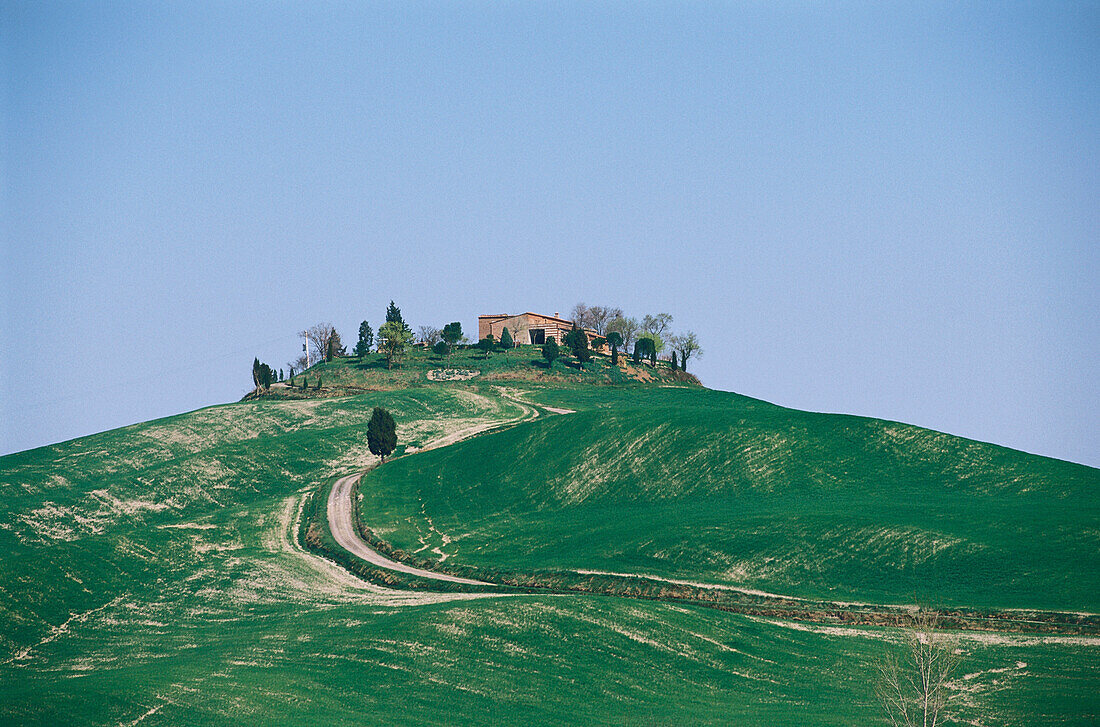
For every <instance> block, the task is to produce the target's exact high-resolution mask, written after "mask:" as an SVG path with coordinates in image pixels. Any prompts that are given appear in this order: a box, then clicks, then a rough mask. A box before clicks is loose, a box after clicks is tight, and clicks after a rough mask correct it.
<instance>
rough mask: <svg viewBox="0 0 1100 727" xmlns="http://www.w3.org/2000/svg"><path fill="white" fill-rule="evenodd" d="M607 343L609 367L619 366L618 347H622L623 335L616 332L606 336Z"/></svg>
mask: <svg viewBox="0 0 1100 727" xmlns="http://www.w3.org/2000/svg"><path fill="white" fill-rule="evenodd" d="M607 342H608V344H610V345H611V365H612V366H618V365H619V346H621V345H623V335H622V334H621V333H619V332H618V331H611V332H610V333H608V334H607Z"/></svg>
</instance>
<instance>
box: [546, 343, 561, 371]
mask: <svg viewBox="0 0 1100 727" xmlns="http://www.w3.org/2000/svg"><path fill="white" fill-rule="evenodd" d="M560 355H561V348H560V347H559V346H558V341H557V339H554V338H551V339H550V340H549V341H547V342H546V343H544V344H542V357H543V358H544V359H546V368H550V367H551V366H553V365H554V360H555V359H556V358H557V357H558V356H560Z"/></svg>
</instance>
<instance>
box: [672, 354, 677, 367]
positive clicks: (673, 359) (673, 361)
mask: <svg viewBox="0 0 1100 727" xmlns="http://www.w3.org/2000/svg"><path fill="white" fill-rule="evenodd" d="M672 370H673V371H675V370H676V352H675V351H673V352H672Z"/></svg>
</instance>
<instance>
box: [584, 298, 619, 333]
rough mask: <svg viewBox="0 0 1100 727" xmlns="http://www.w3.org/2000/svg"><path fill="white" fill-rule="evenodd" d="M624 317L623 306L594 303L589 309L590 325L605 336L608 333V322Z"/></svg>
mask: <svg viewBox="0 0 1100 727" xmlns="http://www.w3.org/2000/svg"><path fill="white" fill-rule="evenodd" d="M622 317H623V309H622V308H611V307H609V306H602V305H594V306H592V307H591V308H589V309H588V327H589V328H591V329H592V330H594V331H595V332H596V333H598V334H599V335H601V336H603V335H605V334H606V333H607V324H608V323H609V322H611V321H613V320H615V319H616V318H622Z"/></svg>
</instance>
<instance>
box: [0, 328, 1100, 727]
mask: <svg viewBox="0 0 1100 727" xmlns="http://www.w3.org/2000/svg"><path fill="white" fill-rule="evenodd" d="M463 355H465V354H463ZM459 356H460V355H459V354H456V355H455V357H454V358H453V359H452V360H451V361H450V362H439V361H434V360H432V359H431V357H430V356H427V355H423V356H413V357H411V358H410V359H409V361H408V362H407V364H406V367H405V368H403V369H401V370H395V371H393V372H387V371H385V370H383V369H382V368H380V367H379V366H378V365H377V364H378V362H377V360H375V359H371V358H368V359H367V360H366V361H364V362H362V364H360V363H358V362H355V361H354V360H342V361H338V362H334V363H332V364H326V365H324V366H323V367H318V368H317V369H315V370H314V371H311V372H310V376H311V378H312V376H314V375H320V376H321V377H322V378H323V380H324V388H323V389H322V390H321V391H320V392H312V391H310V392H306V393H304V394H303V393H302V392H300V391H297V392H293V391H288V390H281V389H273V390H272V393H271V394H270V395H269V396H267V397H264V398H261V399H259V400H255V401H246V402H240V403H235V404H229V405H225V406H219V407H212V408H209V409H203V410H199V411H196V412H191V413H189V414H183V415H179V416H176V417H171V418H168V419H162V420H157V421H153V422H148V423H144V424H138V425H134V426H131V427H126V428H123V429H118V430H114V431H111V432H104V433H102V434H97V435H94V436H91V437H85V438H82V439H77V440H73V441H71V442H66V443H63V444H58V445H54V446H50V447H43V448H40V449H36V450H31V451H28V452H22V453H19V454H15V455H9V456H6V457H3V458H0V552H2V553H3V556H2V560H0V562H2V565H3V567H2V568H0V716H2V717H3V718H4V721H5V722H7V723H13V724H58V723H76V724H95V725H98V724H103V725H108V724H110V725H116V724H120V723H121V724H134V723H140V724H142V725H155V724H180V723H192V724H193V723H202V724H223V723H224V724H228V723H233V724H237V725H239V724H242V723H244V724H286V723H304V722H313V721H323V722H325V723H331V724H349V725H350V724H357V725H360V724H453V723H456V722H475V723H487V722H491V723H503V724H507V723H523V724H527V723H530V722H551V723H576V722H585V723H591V724H638V723H642V724H672V723H693V724H729V723H731V722H732V723H740V724H790V725H806V724H821V725H850V724H884V723H885V722H884V721H883V720H882V719H881V717H880V715H879V714H878V712H877V708H876V707H875V704H874V697H873V690H872V681H873V678H872V677H873V674H874V664H875V663H876V662H877V661H878V660H880V659H881V658H882V657H883V655H884V654H886V653H887V652H889V651H891V650H892V649H895V648H896V642H897V639H898V632H897V631H896V630H894V629H888V628H873V627H860V628H849V627H833V626H819V625H815V624H813V623H806V622H790V621H784V620H778V619H765V618H759V617H749V616H743V615H739V614H731V613H724V612H721V611H716V610H713V609H708V608H703V607H700V606H693V605H684V604H677V603H663V602H655V601H645V600H635V599H626V598H612V597H605V596H586V595H563V596H531V595H511V596H507V597H498V598H485V597H479V596H477V594H461V593H449V594H445V593H432V592H408V591H402V590H393V589H389V588H384V587H380V586H378V585H374V584H370V583H366V582H364V581H362V580H360V579H358V578H356V577H354V576H352V575H351V574H349V573H348V572H347V571H345V570H343V569H342V568H340V567H338V566H337V565H335V564H333V563H331V562H329V561H326V560H322V559H320V558H318V557H317V556H316V555H314V554H311V553H310V552H308V551H307V550H306V549H304V548H303V547H302V545H301V542H300V541H299V537H298V536H299V525H300V520H301V513H302V510H303V508H304V507H305V506H306V504H307V499H308V497H309V495H310V494H311V493H313V492H315V491H317V490H318V489H319V488H321V487H323V486H324V485H325V484H326V483H329V482H331V481H332V480H333V479H334V478H335V477H337V476H340V475H344V474H348V473H351V472H355V471H358V470H360V469H362V468H363V467H364V466H365V465H366V464H367V463H369V462H370V461H371V459H372V458H371V456H370V455H369V453H368V452H367V449H366V442H365V434H364V431H365V423H366V421H367V419H368V418H369V416H370V411H371V408H372V407H373V406H385V407H387V408H389V409H390V410H391V411H392V412H393V413H394V414H395V416H396V418H397V420H398V425H399V441H401V442H402V445H403V447H406V448H408V450H411V449H412V448H415V447H420V446H422V445H423V444H424V443H425V442H427V441H429V440H432V439H435V438H436V437H439V436H440V435H443V434H446V433H450V432H455V431H457V430H460V429H462V428H465V427H469V426H470V425H471V424H476V423H484V424H490V423H493V422H503V421H506V420H510V419H513V418H516V417H517V416H519V415H521V414H522V412H523V410H524V409H523V407H522V406H521V404H519V403H517V400H519V401H524V400H526V401H532V402H538V403H540V404H542V405H545V406H550V407H555V408H568V409H576V410H577V413H575V414H568V415H563V416H553V417H551V416H548V415H547V414H546V412H545V411H544V415H543V416H541V417H539V418H538V419H536V420H534V421H530V422H527V423H523V424H519V425H517V426H515V427H514V428H511V429H507V430H501V431H497V432H494V433H490V434H485V435H482V436H480V437H477V438H475V439H472V440H469V441H467V442H462V443H459V444H457V445H452V446H450V447H446V448H442V449H439V450H434V451H427V452H419V453H416V454H412V455H410V456H408V457H404V458H399V459H396V460H394V461H392V462H390V463H387V464H386V465H385V466H384V467H382V468H380V469H377V470H375V471H374V472H372V473H371V474H370V475H369V476H368V477H367V478H366V480H365V481H364V483H363V486H362V488H361V490H362V492H363V495H364V501H363V504H362V514H363V518H364V520H365V521H366V522H368V523H369V524H370V525H371V526H372V527H375V528H377V529H378V531H379V532H380V533H382V534H383V536H384V537H385V538H387V539H388V540H391V541H392V542H394V543H395V544H400V545H402V546H403V547H407V548H409V549H411V550H416V549H418V548H421V547H424V546H430V547H427V548H426V549H425V550H423V551H422V552H421V553H420V555H421V556H426V555H430V554H432V550H431V547H437V546H438V547H440V550H442V552H444V553H446V554H448V555H449V558H448V561H447V562H448V563H450V562H456V563H461V564H470V565H483V566H485V567H490V566H491V567H494V568H505V567H507V568H522V569H539V568H547V567H555V568H591V569H599V570H622V571H629V572H644V573H653V574H655V575H660V576H664V577H670V578H684V577H687V578H691V579H699V580H708V581H712V582H716V583H737V584H750V585H754V586H755V587H762V586H767V587H768V588H774V589H780V588H782V589H784V590H785V591H787V592H792V593H796V594H806V595H813V596H816V595H827V596H829V597H839V596H840V595H845V594H847V595H854V596H859V597H863V598H868V599H870V598H881V599H883V600H890V601H893V602H896V601H904V600H909V599H910V598H911V597H912V596H914V595H916V596H920V595H930V596H932V597H935V598H937V599H939V600H941V601H950V602H960V603H962V602H967V603H969V602H974V603H990V604H995V605H999V606H1003V605H1011V604H1015V603H1019V604H1023V605H1025V606H1027V607H1036V606H1041V605H1043V604H1046V605H1048V606H1049V607H1060V608H1061V607H1064V608H1085V609H1089V608H1094V605H1095V594H1096V592H1097V589H1096V588H1095V572H1096V568H1095V567H1094V566H1095V564H1096V562H1095V557H1096V556H1095V553H1096V549H1095V547H1094V545H1093V546H1092V550H1091V551H1090V550H1089V547H1090V545H1089V544H1090V543H1093V544H1094V543H1095V540H1094V539H1095V537H1096V533H1097V530H1098V528H1097V527H1096V522H1095V516H1094V515H1092V516H1090V513H1095V512H1096V511H1097V510H1096V507H1095V505H1096V500H1095V497H1096V495H1095V493H1096V485H1097V471H1096V470H1091V469H1088V468H1082V467H1077V466H1075V465H1069V464H1067V463H1061V462H1055V461H1053V460H1047V459H1043V458H1037V457H1032V456H1030V455H1024V454H1022V453H1018V452H1011V451H1009V450H1003V449H1001V448H997V447H991V446H989V445H980V444H977V443H972V442H967V441H965V440H959V439H956V438H951V437H947V436H946V435H940V434H936V433H933V432H927V431H926V430H920V429H916V428H912V427H905V426H904V425H897V424H891V423H886V422H878V421H875V420H864V419H858V418H853V417H830V416H826V415H813V414H806V413H802V412H794V411H791V410H786V409H781V408H779V407H774V406H772V405H770V404H766V403H764V402H760V401H756V400H752V399H747V398H744V397H737V396H736V395H730V394H723V393H720V392H712V391H707V390H704V389H701V388H699V387H697V386H695V385H693V384H691V383H690V382H689V381H683V380H679V379H673V378H672V377H671V376H669V377H668V378H667V379H666V378H661V379H659V380H657V381H652V382H648V383H643V382H640V381H638V380H637V379H636V378H634V377H633V376H630V375H626V376H624V377H623V378H621V379H617V378H616V377H617V376H619V374H616V373H615V372H613V371H608V370H607V367H606V365H605V364H603V362H597V364H595V365H594V366H593V367H592V368H590V369H589V370H576V369H573V370H569V369H566V368H562V369H561V370H550V371H545V370H542V369H540V368H539V367H538V366H537V365H536V364H535V363H533V361H534V359H533V355H532V353H531V351H525V350H523V349H521V350H520V351H518V352H515V353H511V352H510V353H508V354H504V355H494V356H492V357H491V358H490V359H488V361H480V360H479V359H480V353H477V354H473V353H470V354H469V355H468V356H467V358H466V359H462V358H460V357H459ZM444 363H446V365H442V364H444ZM443 368H450V369H462V370H477V371H478V372H479V373H478V375H477V376H475V377H473V378H471V379H469V380H468V381H466V382H446V381H435V380H433V379H432V378H429V376H428V372H429V371H436V370H440V369H443ZM620 373H622V372H620ZM627 373H629V372H627ZM330 380H331V381H330ZM668 386H675V387H677V388H664V387H668ZM342 393H347V394H351V393H354V394H355V395H348V396H342V395H340V394H342ZM295 397H301V398H295ZM915 495H921V496H925V497H927V498H928V506H927V507H922V505H921V503H920V502H919V501H918V500H917V499H916V498H915ZM1029 508H1030V510H1031V513H1030V515H1029V514H1028V509H1029ZM1090 517H1091V518H1092V519H1090ZM429 518H430V520H429ZM876 528H877V529H879V530H888V531H890V532H896V533H898V534H899V535H898V536H897V537H894V538H888V537H878V538H874V537H870V535H872V534H873V533H872V530H873V529H876ZM876 532H877V531H876ZM444 534H445V535H448V540H449V542H445V541H444V539H443V537H442V536H443V535H444ZM929 534H933V535H934V537H933V535H929ZM902 535H904V537H902ZM1014 535H1015V537H1014ZM945 537H950V538H953V539H954V540H951V541H950V542H949V543H947V545H945V546H944V547H938V546H937V543H938V541H936V542H930V541H929V538H931V539H932V540H935V539H936V538H941V539H942V538H945ZM421 538H423V542H422V540H421ZM1090 538H1091V539H1092V540H1090ZM1014 539H1015V541H1017V542H1018V544H1014V543H1013V540H1014ZM908 541H912V543H913V544H907V543H908ZM956 541H958V542H956ZM804 551H808V554H806V555H804V554H803V553H804ZM796 556H797V557H796ZM785 557H786V558H787V560H784V558H785ZM768 558H771V560H767V559H768ZM759 563H764V564H768V565H769V567H768V568H757V569H753V568H752V567H750V566H752V565H753V564H759ZM739 565H740V566H743V567H742V568H737V567H735V566H739ZM986 566H988V567H989V569H990V570H989V571H988V572H986V571H983V577H985V576H989V577H991V578H993V579H994V581H993V583H992V584H985V583H982V582H980V580H981V579H975V578H970V577H968V576H967V574H966V573H965V572H964V569H966V568H971V567H986ZM1090 584H1091V585H1090ZM922 589H923V590H925V591H928V593H925V594H921V593H919V591H921V590H922ZM1096 647H1097V639H1096V638H1095V637H1079V636H1078V637H1062V636H1041V635H1005V634H996V633H975V634H967V635H964V638H963V640H962V641H961V642H960V649H961V650H962V651H963V659H964V661H963V665H962V671H961V672H960V677H959V678H958V679H957V680H956V683H954V684H953V693H955V694H956V695H957V697H956V698H955V699H954V700H953V715H954V717H955V718H956V720H965V721H967V722H969V723H981V724H1019V725H1024V724H1036V723H1046V724H1092V723H1095V720H1096V718H1097V714H1098V713H1100V700H1098V698H1097V696H1096V695H1097V693H1098V690H1097V689H1096V688H1095V687H1096V684H1097V679H1098V675H1100V669H1098V664H1097V657H1096ZM957 723H958V722H957Z"/></svg>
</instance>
